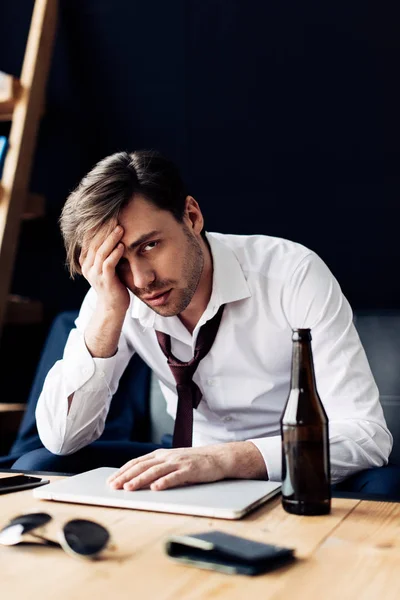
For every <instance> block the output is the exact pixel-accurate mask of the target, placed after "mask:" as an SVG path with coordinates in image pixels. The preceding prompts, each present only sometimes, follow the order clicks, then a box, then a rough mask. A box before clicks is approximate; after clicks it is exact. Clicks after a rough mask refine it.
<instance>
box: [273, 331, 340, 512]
mask: <svg viewBox="0 0 400 600" xmlns="http://www.w3.org/2000/svg"><path fill="white" fill-rule="evenodd" d="M292 341H293V353H292V376H291V385H290V392H289V397H288V399H287V402H286V406H285V408H284V411H283V414H282V418H281V434H282V505H283V508H284V509H285V510H286V511H287V512H289V513H294V514H296V515H324V514H327V513H329V512H330V510H331V482H330V461H329V432H328V417H327V415H326V412H325V409H324V407H323V405H322V402H321V399H320V397H319V395H318V392H317V387H316V383H315V374H314V363H313V356H312V349H311V331H310V329H293V335H292Z"/></svg>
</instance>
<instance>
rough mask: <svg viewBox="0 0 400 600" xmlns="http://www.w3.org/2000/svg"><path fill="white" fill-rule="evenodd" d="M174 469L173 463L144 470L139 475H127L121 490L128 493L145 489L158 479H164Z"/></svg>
mask: <svg viewBox="0 0 400 600" xmlns="http://www.w3.org/2000/svg"><path fill="white" fill-rule="evenodd" d="M176 468H177V467H176V465H174V464H173V463H161V464H157V465H154V466H152V467H150V468H148V469H146V470H145V471H144V472H143V473H140V474H139V475H129V481H127V482H126V483H124V485H123V488H124V490H128V491H133V490H140V489H141V488H146V487H148V486H149V485H151V484H152V483H153V482H155V481H157V480H158V479H160V477H164V476H165V475H168V474H169V473H171V472H172V471H175V470H176Z"/></svg>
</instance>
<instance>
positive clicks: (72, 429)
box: [36, 289, 134, 454]
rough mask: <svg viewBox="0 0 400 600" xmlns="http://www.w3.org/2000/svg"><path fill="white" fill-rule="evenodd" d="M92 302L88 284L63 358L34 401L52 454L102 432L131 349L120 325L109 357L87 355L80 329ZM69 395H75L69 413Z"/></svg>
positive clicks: (68, 451)
mask: <svg viewBox="0 0 400 600" xmlns="http://www.w3.org/2000/svg"><path fill="white" fill-rule="evenodd" d="M95 306H96V293H95V291H94V290H93V289H91V290H89V292H88V294H87V295H86V297H85V299H84V301H83V303H82V307H81V310H80V312H79V316H78V318H77V319H76V321H75V325H76V328H74V329H72V331H71V332H70V334H69V337H68V340H67V343H66V346H65V349H64V354H63V358H62V360H59V361H57V362H56V363H55V365H54V366H53V367H52V368H51V369H50V371H49V372H48V374H47V377H46V379H45V382H44V385H43V390H42V392H41V394H40V396H39V400H38V403H37V407H36V423H37V428H38V432H39V436H40V439H41V441H42V443H43V445H44V446H45V447H46V448H47V449H48V450H49V451H50V452H52V453H53V454H71V453H72V452H76V451H77V450H79V449H81V448H83V447H84V446H86V445H87V444H90V443H91V442H93V441H95V440H97V439H98V438H99V437H100V436H101V434H102V433H103V430H104V425H105V420H106V417H107V414H108V411H109V408H110V403H111V399H112V396H113V395H114V394H115V392H116V390H117V388H118V383H119V380H120V377H121V375H122V373H123V372H124V370H125V368H126V366H127V364H128V362H129V360H130V358H131V356H132V355H133V353H134V351H133V349H132V348H131V347H129V345H128V343H127V341H126V338H125V336H124V333H123V330H122V334H121V337H120V340H119V343H118V350H117V352H116V354H115V355H114V356H112V357H110V358H93V357H92V356H91V354H90V352H89V350H88V349H87V347H86V344H85V340H84V331H85V328H86V326H87V324H88V322H89V320H90V318H91V316H92V314H93V311H94V309H95ZM71 394H74V398H73V402H72V404H71V408H70V411H69V413H68V397H69V396H70V395H71Z"/></svg>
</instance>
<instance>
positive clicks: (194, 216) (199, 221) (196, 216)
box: [183, 196, 204, 235]
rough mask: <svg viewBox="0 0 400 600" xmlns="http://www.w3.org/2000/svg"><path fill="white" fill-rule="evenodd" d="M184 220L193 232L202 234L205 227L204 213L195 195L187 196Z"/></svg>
mask: <svg viewBox="0 0 400 600" xmlns="http://www.w3.org/2000/svg"><path fill="white" fill-rule="evenodd" d="M183 219H184V222H185V223H186V225H187V226H188V227H189V229H190V230H191V231H193V233H195V234H196V235H200V234H201V232H202V230H203V227H204V218H203V213H202V212H201V210H200V206H199V205H198V203H197V201H196V200H195V199H194V198H193V196H186V200H185V213H184V217H183Z"/></svg>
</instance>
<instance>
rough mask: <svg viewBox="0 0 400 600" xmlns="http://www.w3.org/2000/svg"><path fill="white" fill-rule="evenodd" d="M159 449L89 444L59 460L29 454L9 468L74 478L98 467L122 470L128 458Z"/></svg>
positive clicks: (141, 444)
mask: <svg viewBox="0 0 400 600" xmlns="http://www.w3.org/2000/svg"><path fill="white" fill-rule="evenodd" d="M157 448H162V446H160V445H158V444H150V443H145V442H93V443H92V444H89V445H88V446H85V447H84V448H82V450H78V452H75V453H73V454H66V455H64V456H59V455H57V454H52V453H51V452H49V451H48V450H46V448H39V449H38V450H32V451H31V452H28V453H27V454H24V456H21V457H20V458H19V459H18V460H17V461H16V462H15V463H14V464H13V466H12V468H13V469H14V470H15V469H20V470H21V471H50V472H54V473H66V474H76V473H83V471H90V470H91V469H97V468H98V467H117V468H119V467H122V465H124V464H125V463H127V462H128V461H129V460H132V458H137V457H138V456H143V455H144V454H148V453H149V452H153V451H154V450H157Z"/></svg>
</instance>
